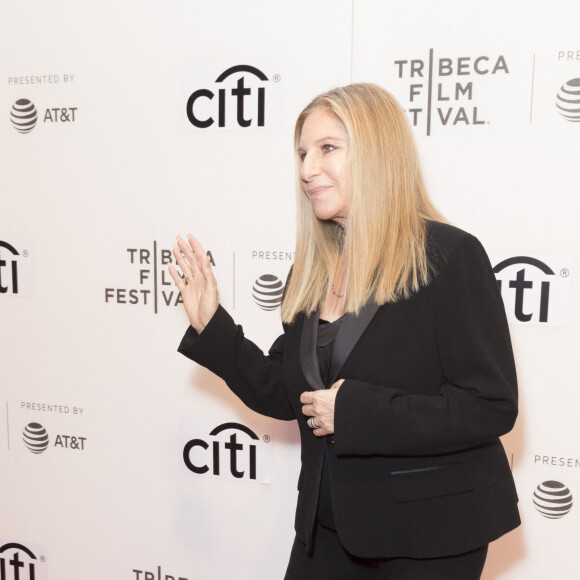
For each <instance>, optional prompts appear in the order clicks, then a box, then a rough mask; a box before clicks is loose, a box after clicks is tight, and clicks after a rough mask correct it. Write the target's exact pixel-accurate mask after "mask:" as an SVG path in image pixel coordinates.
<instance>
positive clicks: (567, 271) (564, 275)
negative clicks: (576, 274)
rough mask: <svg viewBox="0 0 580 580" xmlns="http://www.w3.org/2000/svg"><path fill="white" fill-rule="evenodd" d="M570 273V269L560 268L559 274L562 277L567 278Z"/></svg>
mask: <svg viewBox="0 0 580 580" xmlns="http://www.w3.org/2000/svg"><path fill="white" fill-rule="evenodd" d="M569 275H570V270H568V268H562V269H561V270H560V276H562V278H567V277H568V276H569Z"/></svg>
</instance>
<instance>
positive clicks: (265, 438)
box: [263, 435, 270, 443]
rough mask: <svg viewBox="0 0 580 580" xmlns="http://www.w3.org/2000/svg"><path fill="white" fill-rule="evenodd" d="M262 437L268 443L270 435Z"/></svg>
mask: <svg viewBox="0 0 580 580" xmlns="http://www.w3.org/2000/svg"><path fill="white" fill-rule="evenodd" d="M263 439H264V441H265V442H266V443H270V435H264V437H263Z"/></svg>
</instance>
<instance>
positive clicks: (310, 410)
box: [302, 405, 316, 417]
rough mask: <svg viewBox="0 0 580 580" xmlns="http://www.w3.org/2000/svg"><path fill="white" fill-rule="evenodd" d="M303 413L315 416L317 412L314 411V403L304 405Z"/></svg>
mask: <svg viewBox="0 0 580 580" xmlns="http://www.w3.org/2000/svg"><path fill="white" fill-rule="evenodd" d="M302 414H303V415H306V416H307V417H314V415H316V413H315V412H314V407H313V406H312V405H304V406H303V407H302Z"/></svg>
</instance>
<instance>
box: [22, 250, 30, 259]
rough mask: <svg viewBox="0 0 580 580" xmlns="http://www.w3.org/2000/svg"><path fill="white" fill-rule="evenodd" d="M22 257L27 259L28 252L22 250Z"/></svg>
mask: <svg viewBox="0 0 580 580" xmlns="http://www.w3.org/2000/svg"><path fill="white" fill-rule="evenodd" d="M22 255H23V256H24V257H25V258H28V256H29V255H30V254H29V252H28V250H24V251H23V252H22Z"/></svg>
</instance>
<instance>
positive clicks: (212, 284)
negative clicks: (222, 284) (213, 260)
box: [201, 254, 217, 292]
mask: <svg viewBox="0 0 580 580" xmlns="http://www.w3.org/2000/svg"><path fill="white" fill-rule="evenodd" d="M201 272H202V274H203V277H204V278H205V281H206V283H207V288H208V290H210V291H212V292H217V280H216V279H215V276H214V275H213V268H212V267H211V264H210V261H209V258H208V257H207V255H205V254H204V256H203V258H202V260H201Z"/></svg>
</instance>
